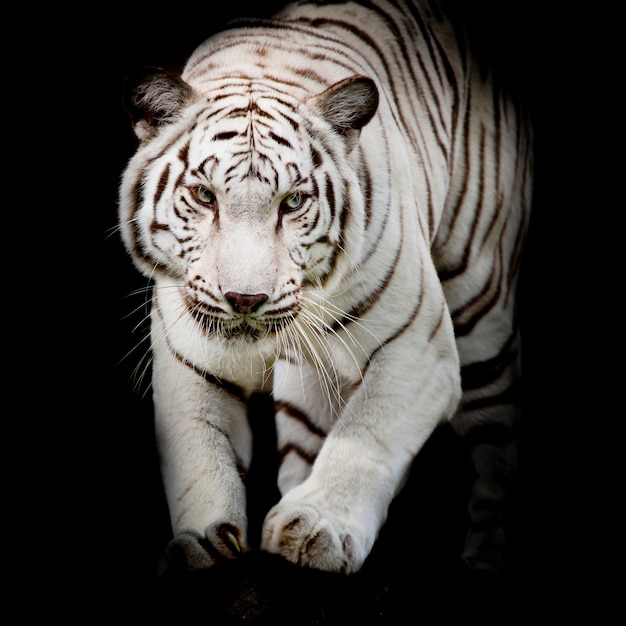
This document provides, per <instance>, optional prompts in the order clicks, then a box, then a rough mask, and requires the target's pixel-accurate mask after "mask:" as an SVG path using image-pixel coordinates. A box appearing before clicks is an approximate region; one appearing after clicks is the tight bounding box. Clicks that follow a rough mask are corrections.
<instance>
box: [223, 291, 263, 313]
mask: <svg viewBox="0 0 626 626" xmlns="http://www.w3.org/2000/svg"><path fill="white" fill-rule="evenodd" d="M224 297H225V298H226V300H228V302H229V303H230V306H232V307H233V310H234V311H235V312H237V313H241V314H242V315H245V314H248V313H252V312H253V311H256V310H257V309H258V308H259V307H260V306H261V304H263V302H265V301H266V300H267V299H268V298H269V296H268V295H267V294H266V293H253V294H249V293H237V292H236V291H228V292H227V293H225V294H224Z"/></svg>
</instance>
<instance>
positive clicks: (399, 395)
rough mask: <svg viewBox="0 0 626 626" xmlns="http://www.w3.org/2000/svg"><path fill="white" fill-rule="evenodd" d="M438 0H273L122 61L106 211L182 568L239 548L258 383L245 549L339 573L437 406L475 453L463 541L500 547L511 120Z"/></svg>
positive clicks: (512, 367)
mask: <svg viewBox="0 0 626 626" xmlns="http://www.w3.org/2000/svg"><path fill="white" fill-rule="evenodd" d="M440 4H441V6H440ZM444 4H445V6H447V5H448V4H449V3H437V2H421V1H419V0H415V1H408V0H407V1H406V2H404V1H402V0H395V1H387V0H372V1H371V2H332V1H329V2H323V1H317V2H316V1H311V2H307V1H302V2H295V3H293V4H291V5H288V6H287V7H286V8H285V9H284V10H283V11H281V12H280V13H279V14H277V15H276V16H274V17H273V18H271V19H248V20H238V21H236V22H234V23H232V24H230V25H229V26H228V27H227V28H225V29H224V30H223V32H221V33H219V34H217V35H215V36H213V37H211V38H210V39H209V40H207V41H206V42H205V43H203V44H202V45H201V46H199V47H198V49H197V50H196V51H195V52H193V54H192V55H191V57H190V58H189V60H188V62H187V64H186V66H185V68H184V71H183V72H182V76H181V77H178V76H174V75H173V74H171V73H169V72H166V71H164V70H159V69H156V68H154V69H148V70H146V71H145V72H143V73H141V74H139V75H138V76H136V77H135V78H134V79H132V80H129V81H128V84H127V87H126V92H125V96H126V105H127V109H128V111H129V113H130V115H131V118H132V121H133V127H134V130H135V133H136V135H137V137H138V139H139V145H138V149H137V151H136V153H135V154H134V156H132V158H131V159H130V161H129V163H128V166H127V168H126V169H125V171H124V173H123V177H122V182H121V187H120V201H119V222H120V227H121V232H122V236H123V240H124V243H125V245H126V247H127V250H128V252H129V253H130V255H131V257H132V259H133V261H134V263H135V264H136V266H137V268H138V269H139V270H140V271H141V272H142V273H143V274H144V275H145V276H146V277H148V278H149V279H151V281H153V294H152V307H151V349H152V358H153V367H152V372H153V374H152V375H153V381H152V385H153V401H154V407H155V422H156V435H157V441H158V445H159V451H160V455H161V459H162V475H163V480H164V486H165V490H166V495H167V499H168V505H169V510H170V516H171V523H172V529H173V539H172V542H171V544H170V546H169V549H168V554H169V555H174V554H175V553H177V552H178V553H180V554H182V555H183V561H184V566H185V567H187V568H189V569H191V570H197V569H202V568H205V567H210V566H212V565H214V564H216V563H218V562H220V561H221V560H222V559H228V558H232V557H235V556H237V554H239V553H241V552H244V551H246V550H248V549H250V547H249V542H248V538H247V519H246V486H245V475H246V471H247V469H248V467H249V465H250V462H251V450H252V437H251V430H250V426H249V424H248V421H247V401H248V399H249V398H250V396H251V395H252V394H254V393H256V392H268V391H271V392H272V394H273V397H274V402H275V407H276V420H277V421H276V423H277V433H278V445H279V454H280V468H279V475H278V485H279V488H280V492H281V499H280V501H279V502H278V503H277V504H276V505H275V506H274V507H273V508H272V509H271V510H270V512H269V513H268V515H267V517H266V519H265V522H264V525H263V530H262V541H261V548H262V549H263V550H266V551H269V552H272V553H277V554H280V555H282V556H284V557H285V558H286V559H288V560H289V561H291V562H293V563H296V564H300V565H303V566H308V567H312V568H317V569H321V570H327V571H335V572H344V573H351V572H355V571H357V570H359V569H360V568H361V566H362V565H363V563H364V561H365V559H366V558H367V556H368V554H369V552H370V550H371V549H372V546H373V544H374V542H375V541H376V538H377V536H378V533H379V531H380V529H381V527H382V525H383V524H384V522H385V519H386V516H387V512H388V507H389V505H390V503H391V501H392V499H393V498H394V496H395V495H396V494H397V493H398V492H399V490H400V489H401V487H402V485H403V481H404V480H405V478H406V476H407V472H408V471H409V469H410V467H411V464H412V461H413V459H414V458H415V456H416V454H417V453H418V452H419V450H420V449H421V447H422V446H423V444H424V443H425V441H426V440H427V439H428V438H429V436H430V435H431V434H432V433H433V431H434V429H435V428H436V427H437V426H438V425H439V424H442V423H443V422H446V421H449V420H451V423H452V425H453V427H454V429H455V430H456V431H457V432H458V433H459V434H460V435H462V436H466V437H467V438H468V441H471V445H472V459H473V462H474V464H475V468H476V473H477V477H476V481H475V485H474V489H473V492H472V496H471V500H470V503H469V516H470V517H469V519H470V526H469V530H468V535H467V541H466V544H465V548H464V552H463V555H462V557H463V559H465V561H466V562H467V563H469V564H470V565H471V566H472V567H475V568H482V569H490V570H493V571H499V570H500V569H501V567H502V564H503V562H504V556H503V555H504V551H505V545H506V544H505V540H506V538H505V531H504V525H503V523H502V510H503V506H504V503H505V502H506V492H507V488H508V485H509V483H510V481H511V479H512V477H513V476H514V470H515V465H516V445H515V438H514V437H513V428H514V424H515V420H516V415H517V412H518V409H517V404H516V392H515V390H516V381H517V379H518V377H519V338H518V328H517V318H516V314H515V308H516V284H517V277H518V273H519V265H520V258H521V253H522V250H523V242H524V235H525V232H526V227H527V222H528V216H529V207H530V203H531V195H532V194H531V192H532V148H531V130H530V128H529V125H528V123H527V122H526V121H525V118H524V116H523V115H522V112H521V110H520V109H519V108H518V107H517V106H514V104H513V103H512V102H511V101H510V99H509V98H508V96H507V93H506V92H505V91H504V90H502V89H500V88H499V86H498V83H497V82H495V81H494V80H493V77H492V74H491V73H490V72H486V71H484V68H483V67H479V65H478V63H477V62H476V61H475V60H474V59H473V57H472V54H471V48H470V46H469V44H468V42H467V41H466V40H465V39H464V37H463V36H462V35H461V31H460V29H459V28H458V23H457V22H455V21H451V20H449V19H448V16H447V14H446V10H445V9H444V6H443V5H444ZM417 514H419V512H417Z"/></svg>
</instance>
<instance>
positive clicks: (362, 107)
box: [310, 76, 378, 151]
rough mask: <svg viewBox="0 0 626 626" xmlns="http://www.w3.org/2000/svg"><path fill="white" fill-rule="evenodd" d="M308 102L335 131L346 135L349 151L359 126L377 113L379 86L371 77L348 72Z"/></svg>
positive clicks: (354, 141) (357, 133)
mask: <svg viewBox="0 0 626 626" xmlns="http://www.w3.org/2000/svg"><path fill="white" fill-rule="evenodd" d="M310 105H312V106H313V109H314V110H317V112H318V114H320V115H321V116H322V117H323V118H324V119H325V120H326V121H327V122H328V123H329V124H330V125H331V126H332V127H333V129H334V130H335V131H336V132H337V133H339V134H340V135H342V136H343V137H345V139H346V143H347V146H348V151H350V150H351V149H352V148H353V147H354V145H355V144H356V142H357V140H358V138H359V133H360V131H361V128H363V126H365V124H367V123H368V122H369V121H370V120H371V119H372V117H373V115H374V113H376V109H377V108H378V89H377V88H376V84H375V83H374V81H373V80H372V79H371V78H368V77H366V76H351V77H350V78H345V79H344V80H341V81H339V82H338V83H335V84H334V85H331V86H330V87H329V88H328V89H326V91H323V92H322V93H321V94H318V95H317V96H315V97H314V98H313V99H312V101H311V102H310Z"/></svg>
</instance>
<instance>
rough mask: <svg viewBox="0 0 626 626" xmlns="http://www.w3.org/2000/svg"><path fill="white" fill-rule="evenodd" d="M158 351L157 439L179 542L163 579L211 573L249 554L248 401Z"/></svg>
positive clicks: (163, 348) (166, 350) (160, 347)
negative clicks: (186, 573)
mask: <svg viewBox="0 0 626 626" xmlns="http://www.w3.org/2000/svg"><path fill="white" fill-rule="evenodd" d="M164 344H165V342H164V341H163V340H162V339H159V340H158V341H157V342H155V346H154V348H155V349H154V350H153V353H154V354H153V357H154V358H153V386H154V393H153V399H154V406H155V432H156V439H157V445H158V450H159V455H160V460H161V473H162V478H163V484H164V487H165V494H166V497H167V502H168V508H169V513H170V521H171V525H172V531H173V539H172V540H171V541H170V543H169V545H168V546H167V549H166V552H165V559H164V570H163V572H162V573H163V574H168V573H170V572H172V571H180V570H185V571H195V570H200V569H205V568H208V567H211V566H213V565H215V564H217V563H218V562H220V561H223V560H224V559H231V558H234V557H236V556H238V555H239V554H240V553H242V552H244V551H246V550H247V538H246V533H247V517H246V496H245V486H244V482H243V477H244V476H245V471H246V469H247V468H248V466H249V463H250V456H251V435H250V431H249V427H248V423H247V407H246V403H245V401H244V400H243V399H242V398H240V397H238V396H237V395H236V394H234V393H233V392H232V390H231V391H228V390H226V389H224V388H223V387H220V386H219V385H218V384H217V381H216V380H211V379H210V377H208V376H207V377H205V376H202V375H201V374H199V373H198V372H197V371H196V370H195V369H193V368H192V367H191V366H190V365H188V364H187V363H185V362H184V361H182V360H179V359H178V358H177V356H176V354H175V353H173V352H172V350H171V349H170V346H169V345H164Z"/></svg>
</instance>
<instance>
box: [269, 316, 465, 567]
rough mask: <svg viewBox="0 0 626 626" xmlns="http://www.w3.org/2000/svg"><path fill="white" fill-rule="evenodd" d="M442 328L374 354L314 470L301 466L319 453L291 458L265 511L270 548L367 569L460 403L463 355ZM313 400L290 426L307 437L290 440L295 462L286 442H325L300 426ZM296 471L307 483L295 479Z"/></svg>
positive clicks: (309, 562)
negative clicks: (412, 473) (400, 499)
mask: <svg viewBox="0 0 626 626" xmlns="http://www.w3.org/2000/svg"><path fill="white" fill-rule="evenodd" d="M443 326H444V325H442V329H441V330H440V332H441V333H442V334H445V335H446V337H445V338H442V339H441V340H440V341H431V342H430V343H428V344H424V342H422V341H420V338H421V335H420V333H418V332H417V331H415V334H417V335H418V337H417V338H411V337H406V336H404V337H403V340H405V341H407V342H408V345H407V344H405V345H403V344H402V343H401V342H399V341H393V342H391V343H388V344H387V345H386V346H385V350H384V351H380V352H378V353H377V354H376V356H375V358H373V359H372V360H371V362H370V364H369V367H368V368H367V372H366V375H365V377H364V381H363V383H362V384H361V385H360V386H359V387H358V388H357V389H356V391H354V393H353V395H352V396H351V397H350V400H349V401H348V403H347V404H346V406H345V407H344V409H343V411H342V413H341V415H340V416H339V417H338V418H337V419H336V420H335V423H334V424H333V425H332V428H331V429H330V431H329V432H328V435H327V436H326V437H325V440H324V442H323V443H322V444H321V447H320V449H319V454H317V455H316V457H315V460H314V462H313V464H312V467H311V468H310V470H309V472H307V471H306V470H305V469H304V468H303V464H305V463H306V460H305V459H306V457H307V456H311V457H312V456H313V455H311V454H309V455H307V454H298V455H295V456H298V457H299V458H298V459H295V460H294V459H292V461H293V462H294V463H295V465H293V467H292V468H289V467H288V468H287V470H288V471H287V475H286V477H285V479H284V480H282V481H281V490H282V491H283V497H282V499H281V500H280V502H279V503H278V504H277V505H276V506H274V507H273V509H272V510H271V511H270V512H269V514H268V515H267V517H266V519H265V523H264V527H263V538H262V544H261V547H262V548H263V549H265V550H267V551H270V552H274V553H277V554H280V555H281V556H283V557H284V558H286V559H287V560H289V561H291V562H293V563H296V564H298V565H302V566H306V567H311V568H314V569H320V570H325V571H332V572H342V573H344V574H350V573H353V572H356V571H358V570H359V569H360V568H361V566H362V565H363V563H364V561H365V559H366V558H367V556H368V555H369V553H370V551H371V549H372V547H373V544H374V542H375V540H376V538H377V536H378V533H379V531H380V528H381V527H382V525H383V523H384V521H385V519H386V516H387V511H388V507H389V504H390V503H391V500H392V499H393V497H394V496H395V495H396V494H397V492H398V491H399V489H400V488H401V486H402V484H403V481H404V479H405V477H406V475H407V472H408V470H409V467H410V465H411V463H412V461H413V458H414V457H415V455H416V454H417V452H418V451H419V449H420V448H421V446H422V445H423V444H424V442H425V441H426V439H427V438H428V437H429V436H430V434H431V433H432V431H433V430H434V428H435V427H436V426H437V424H438V423H440V422H441V421H442V420H445V419H447V418H449V417H450V416H451V415H452V414H453V413H454V410H455V408H456V406H457V403H458V399H459V396H460V384H459V371H458V359H457V355H456V351H455V348H454V345H453V342H452V340H451V332H450V331H449V328H450V327H449V325H448V326H447V328H446V329H444V328H443ZM406 334H407V335H410V334H411V333H410V331H407V333H406ZM407 348H409V349H407ZM410 348H414V349H410ZM446 353H447V354H448V357H447V358H446V356H445V355H446ZM302 377H303V379H304V378H306V375H305V374H303V376H302ZM279 378H280V379H283V377H282V376H281V377H279V376H278V375H277V376H276V379H277V380H278V379H279ZM309 391H310V390H309ZM310 398H311V395H310V393H309V394H308V395H307V394H306V393H304V394H303V395H302V400H303V404H302V405H301V406H295V407H293V408H292V411H293V415H294V417H295V416H297V420H298V421H299V422H300V424H299V425H298V426H295V425H294V426H293V427H292V428H291V429H289V428H285V430H286V432H287V431H289V430H291V432H292V434H293V435H294V437H297V436H298V433H299V434H300V440H299V442H298V441H295V440H294V441H293V442H291V443H290V442H288V441H286V440H285V441H283V442H282V446H283V448H284V449H283V450H281V456H282V457H283V459H284V460H283V464H285V463H289V459H288V457H285V456H284V450H285V449H288V450H291V451H293V450H294V449H300V450H302V451H304V452H305V453H306V452H307V451H308V452H309V453H311V452H314V449H315V447H316V446H317V438H316V437H313V436H312V435H311V432H309V433H306V432H304V431H306V430H307V429H303V428H302V422H303V421H307V420H306V417H303V416H306V403H307V399H308V405H309V406H310V405H311V402H310ZM286 404H288V402H286ZM294 404H295V402H294ZM277 407H279V408H280V407H281V403H280V401H279V400H277ZM318 407H319V404H318ZM283 412H284V411H283ZM308 418H309V419H310V420H311V422H315V425H316V427H315V428H313V429H308V430H309V431H316V432H318V433H319V431H321V430H322V429H323V420H321V421H320V420H315V419H313V418H312V416H311V414H309V415H308ZM284 419H285V420H288V419H289V416H288V415H286V416H284ZM320 426H322V427H320ZM279 427H280V422H279ZM279 434H280V433H279ZM290 455H291V456H293V452H291V453H290ZM288 456H289V455H288ZM281 469H282V468H281ZM294 476H298V477H300V478H301V479H302V482H301V483H300V484H295V481H292V480H291V478H292V477H294Z"/></svg>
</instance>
